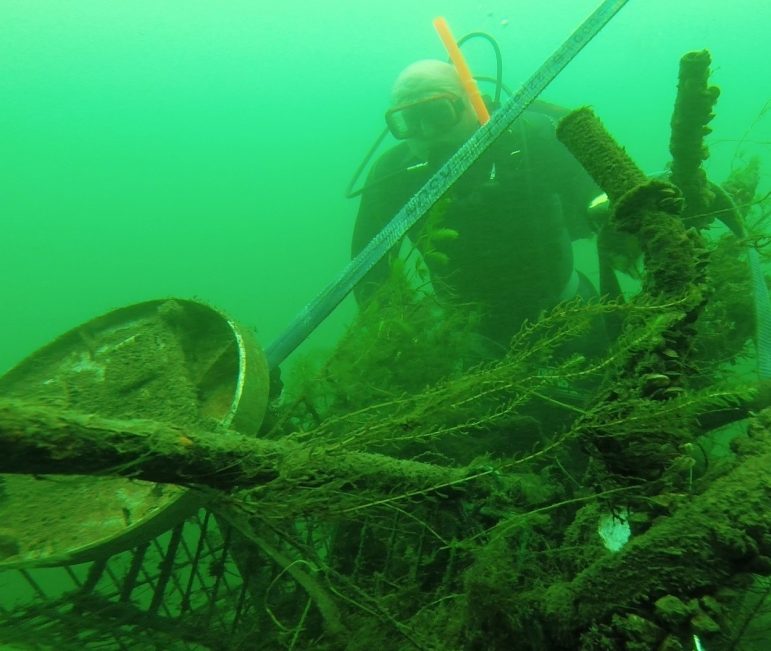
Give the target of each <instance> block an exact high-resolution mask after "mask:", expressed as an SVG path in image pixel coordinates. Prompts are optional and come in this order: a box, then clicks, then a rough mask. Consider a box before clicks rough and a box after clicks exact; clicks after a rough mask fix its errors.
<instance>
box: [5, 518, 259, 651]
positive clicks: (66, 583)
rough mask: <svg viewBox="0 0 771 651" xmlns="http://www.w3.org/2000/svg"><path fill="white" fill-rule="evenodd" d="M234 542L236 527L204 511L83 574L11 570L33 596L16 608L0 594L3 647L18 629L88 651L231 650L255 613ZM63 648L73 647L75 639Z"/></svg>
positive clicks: (81, 568) (8, 596) (89, 566)
mask: <svg viewBox="0 0 771 651" xmlns="http://www.w3.org/2000/svg"><path fill="white" fill-rule="evenodd" d="M232 542H233V535H232V531H231V529H230V527H227V526H223V525H221V523H219V522H218V521H217V520H216V519H215V518H214V517H213V515H212V513H211V512H209V511H208V510H205V509H202V510H200V511H198V512H197V513H196V514H195V515H193V516H192V517H191V518H188V519H187V520H186V521H184V522H181V523H179V524H178V525H177V526H175V527H174V528H173V529H172V530H171V531H168V532H166V533H164V534H162V535H160V536H158V537H156V538H154V539H152V540H150V541H147V542H145V543H143V544H141V545H139V546H137V547H135V548H133V549H131V550H129V551H126V552H122V553H119V554H115V555H113V556H109V557H105V558H101V559H98V560H95V561H93V562H91V563H89V564H87V565H86V566H85V567H84V566H83V565H81V566H73V567H70V566H62V567H58V568H34V569H21V570H8V571H6V573H5V574H10V573H15V574H16V577H15V578H16V579H17V582H18V581H19V580H21V582H23V583H24V584H25V585H26V586H27V587H28V588H29V589H30V591H31V595H32V596H31V598H29V599H27V600H22V603H17V604H12V603H10V601H11V597H12V595H11V594H9V593H8V591H2V592H0V612H1V613H2V614H3V620H4V626H0V642H2V641H4V635H5V637H8V636H9V634H10V631H11V629H13V627H14V626H16V629H17V630H22V631H27V632H29V633H30V634H33V633H34V632H35V629H37V630H38V631H39V632H45V633H46V635H48V636H49V637H51V636H52V635H53V636H54V637H56V635H57V634H59V635H62V636H65V637H66V636H67V635H68V634H74V633H75V632H77V647H78V648H82V649H92V648H93V649H129V648H132V649H136V648H143V649H144V648H148V649H151V648H159V649H160V648H163V649H169V648H172V647H170V646H169V644H170V640H169V638H173V639H174V641H175V644H174V646H173V648H175V649H177V648H178V649H181V650H182V649H184V650H188V649H189V650H198V649H214V648H227V646H224V647H223V645H226V642H224V641H223V640H224V639H226V638H227V637H228V636H230V635H237V634H238V628H239V625H240V623H241V622H243V621H244V614H245V613H246V612H247V611H248V610H249V608H252V607H253V606H252V604H251V600H250V598H249V595H248V592H247V585H246V582H245V581H244V580H243V578H242V577H241V575H240V573H239V570H238V567H237V565H236V563H235V561H234V558H233V554H232V549H231V548H232ZM0 579H2V576H0ZM73 618H74V620H75V624H76V626H75V627H73V626H72V623H73ZM22 621H23V625H22ZM154 636H156V637H157V638H158V639H157V641H156V643H155V646H153V644H154V642H153V637H154ZM138 638H141V647H138V646H137V643H138V641H139V640H138ZM17 639H18V636H17ZM59 642H60V643H61V647H60V648H67V647H66V645H67V644H68V643H69V642H70V640H66V639H61V640H59ZM73 648H74V647H73Z"/></svg>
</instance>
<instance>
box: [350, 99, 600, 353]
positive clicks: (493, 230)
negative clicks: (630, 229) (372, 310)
mask: <svg viewBox="0 0 771 651" xmlns="http://www.w3.org/2000/svg"><path fill="white" fill-rule="evenodd" d="M555 117H556V116H555V108H554V107H552V106H551V105H545V104H539V105H536V106H535V107H534V108H531V109H529V110H528V111H525V113H524V114H523V115H522V117H520V118H519V119H518V120H517V121H516V122H515V123H514V125H512V127H511V128H510V129H509V130H508V131H507V132H505V133H504V134H503V135H502V136H501V137H500V138H499V139H498V141H497V142H496V143H494V144H493V146H492V147H490V148H489V149H488V150H487V151H486V152H485V153H484V154H483V155H482V156H481V157H480V158H479V159H478V160H477V161H476V163H475V164H474V165H473V166H472V167H471V168H470V169H469V170H468V171H467V172H466V173H465V174H464V175H463V176H462V177H461V178H460V180H459V181H458V182H457V183H456V184H455V185H454V186H453V187H452V188H451V189H450V190H449V191H448V193H447V194H446V195H445V197H444V198H443V201H442V205H443V207H442V210H444V213H443V215H442V217H441V221H440V223H439V224H438V226H439V227H441V228H449V229H453V230H455V231H457V233H458V237H457V239H447V240H443V241H442V242H440V243H439V244H438V245H437V248H438V250H440V251H441V252H442V253H444V254H445V255H446V256H447V258H448V260H447V261H446V262H445V263H440V262H433V260H432V257H431V256H428V257H427V258H426V264H427V265H428V267H429V270H430V272H431V278H432V281H433V284H434V287H435V291H436V292H437V293H438V294H440V295H442V294H447V295H452V296H453V297H454V299H455V300H458V301H462V302H471V303H474V304H476V305H478V306H479V307H480V308H481V310H482V315H483V316H482V323H481V325H480V330H481V334H482V335H484V336H485V337H487V338H489V339H491V340H493V341H495V342H497V343H498V344H500V345H501V346H507V345H508V342H509V341H510V339H511V337H512V335H513V334H515V333H516V332H517V331H518V330H519V328H520V327H521V325H522V323H523V322H524V321H525V320H530V321H533V320H535V319H536V318H537V317H538V315H539V313H541V312H542V311H543V310H545V309H549V308H551V307H553V306H554V305H556V304H557V303H558V302H560V300H561V299H565V298H572V297H573V296H575V295H577V294H578V295H584V296H586V295H588V294H591V293H592V291H593V288H592V287H591V284H590V283H589V281H588V280H587V279H586V278H585V277H580V278H576V277H575V276H574V269H573V253H572V247H571V240H572V239H576V238H578V237H584V236H587V235H589V234H590V230H589V227H588V224H587V223H586V219H585V214H586V208H587V206H588V205H589V202H590V201H591V199H592V198H593V197H594V196H596V195H597V194H599V192H600V191H599V190H598V188H597V186H596V185H595V184H594V183H593V182H592V181H591V179H590V178H589V176H588V175H587V174H586V172H584V170H583V168H581V167H580V165H579V164H578V163H577V162H576V161H575V159H574V158H573V157H572V156H571V155H570V153H569V152H568V151H567V150H566V149H565V148H564V147H563V145H562V144H561V143H559V141H557V139H556V137H555V133H554V130H555V121H554V118H555ZM420 163H425V161H420V160H418V159H417V158H415V157H414V156H413V155H412V154H411V152H410V149H409V147H408V146H407V144H406V143H401V144H399V145H397V146H396V147H394V148H393V149H391V150H389V151H387V152H386V153H385V154H384V155H383V156H382V157H381V158H380V159H379V160H378V161H377V162H376V163H375V165H374V167H373V169H372V171H371V173H370V175H369V178H368V180H367V182H366V186H365V188H366V189H365V191H364V193H363V196H362V201H361V205H360V208H359V213H358V216H357V219H356V225H355V228H354V233H353V242H352V253H353V255H356V254H357V253H358V252H359V251H361V249H362V248H363V247H364V246H365V245H366V244H367V242H369V240H370V239H371V238H372V237H373V236H374V235H375V234H376V233H377V232H378V231H379V230H380V229H381V228H382V227H383V226H384V225H385V224H386V223H387V222H388V221H389V220H390V219H391V218H392V217H393V216H394V215H395V214H396V212H397V211H398V210H399V209H400V208H401V207H402V206H403V205H404V204H405V203H406V201H407V200H408V199H409V198H410V197H411V196H412V195H413V194H414V193H415V192H416V191H417V190H418V189H419V188H420V187H421V186H422V185H423V183H425V181H426V180H427V179H428V178H429V177H430V175H431V174H432V173H433V172H434V171H435V170H436V169H437V167H438V165H439V164H440V163H441V161H438V162H436V163H432V162H430V161H429V162H428V164H423V165H420ZM420 229H421V224H418V225H416V227H414V229H413V232H411V233H410V236H411V239H412V240H413V241H417V242H418V244H420V238H419V233H420ZM387 274H388V266H387V262H386V261H381V262H380V263H379V264H378V265H377V266H376V267H375V268H374V269H373V270H372V271H371V272H370V273H369V274H368V275H367V276H366V277H365V278H364V280H363V281H362V282H361V283H360V284H359V286H358V287H357V288H356V297H357V300H358V301H359V302H360V303H361V302H362V301H364V300H366V299H367V298H368V297H369V296H370V295H371V294H372V292H373V290H374V289H375V288H376V287H377V286H379V285H380V284H381V283H382V282H383V281H384V280H385V278H386V277H387Z"/></svg>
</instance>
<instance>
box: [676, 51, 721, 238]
mask: <svg viewBox="0 0 771 651" xmlns="http://www.w3.org/2000/svg"><path fill="white" fill-rule="evenodd" d="M711 62H712V59H711V57H710V54H709V52H708V51H707V50H701V51H700V52H689V53H688V54H685V55H684V56H683V57H682V58H681V59H680V74H679V78H678V84H677V99H676V100H675V108H674V111H673V113H672V135H671V137H670V140H669V151H670V153H671V154H672V182H673V183H674V184H675V185H676V186H677V187H678V188H680V190H681V191H682V193H683V196H684V197H685V213H684V218H685V219H686V221H687V223H689V224H693V225H696V226H706V225H708V224H709V222H710V221H711V219H709V218H708V217H706V216H705V213H707V212H709V205H710V203H711V201H712V198H713V196H712V192H711V190H710V189H709V184H708V183H707V175H706V173H705V172H704V170H703V169H702V167H701V164H702V162H703V161H705V160H706V159H707V158H708V157H709V151H708V150H707V147H706V145H705V144H704V137H705V136H706V135H707V134H709V133H710V132H711V131H712V129H710V127H709V126H708V125H709V123H710V121H711V120H712V118H713V117H714V116H715V114H714V113H713V108H714V106H715V102H716V101H717V98H718V96H719V95H720V89H719V88H718V87H717V86H709V85H708V84H709V72H710V70H709V66H710V63H711Z"/></svg>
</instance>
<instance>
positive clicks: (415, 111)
mask: <svg viewBox="0 0 771 651" xmlns="http://www.w3.org/2000/svg"><path fill="white" fill-rule="evenodd" d="M463 110H464V103H463V99H462V98H460V97H458V96H457V95H453V94H452V93H441V94H439V95H431V96H430V97H425V98H423V99H420V100H416V101H414V102H409V103H405V104H399V105H398V106H394V107H393V108H390V109H388V110H387V111H386V114H385V121H386V124H387V125H388V128H389V130H390V131H391V133H392V134H393V136H394V138H396V139H397V140H405V139H407V138H432V137H435V136H438V135H440V134H442V133H443V132H444V131H446V130H447V129H450V128H452V127H454V126H455V125H456V124H458V122H460V119H461V115H462V114H463Z"/></svg>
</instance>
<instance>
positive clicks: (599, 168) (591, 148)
mask: <svg viewBox="0 0 771 651" xmlns="http://www.w3.org/2000/svg"><path fill="white" fill-rule="evenodd" d="M557 138H559V140H560V142H562V144H563V145H565V147H567V148H568V149H569V150H570V152H571V153H572V154H573V156H575V157H576V159H577V160H578V161H579V162H580V163H581V165H583V167H584V169H585V170H586V171H587V172H588V173H589V176H591V177H592V178H593V179H594V180H595V182H596V183H597V185H599V186H600V187H601V188H602V189H603V190H604V192H605V194H607V195H608V199H610V201H611V203H615V202H616V201H618V200H619V199H620V198H621V197H622V196H623V195H624V194H626V193H627V192H628V191H629V190H631V189H632V188H634V187H635V186H638V185H642V184H643V183H645V182H646V180H647V179H646V177H645V174H643V172H642V170H641V169H640V168H639V167H637V165H636V164H635V162H634V161H633V160H632V159H631V158H630V157H629V155H628V154H627V153H626V151H624V149H623V147H621V146H620V145H619V144H618V143H617V142H616V141H615V140H614V139H613V137H612V136H611V135H610V134H609V133H608V132H607V131H606V130H605V127H604V126H603V124H602V122H600V120H599V119H598V118H597V116H596V115H595V114H594V111H592V109H590V108H588V107H584V108H581V109H578V110H576V111H573V112H572V113H570V114H569V115H567V116H566V117H565V118H564V119H563V120H561V121H560V123H559V125H558V126H557Z"/></svg>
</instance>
